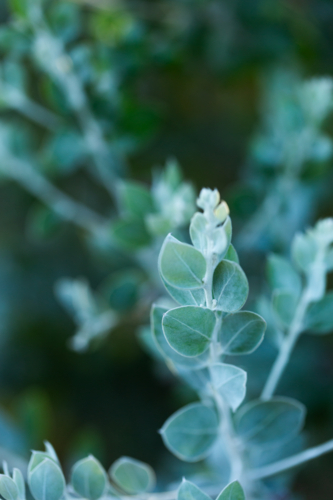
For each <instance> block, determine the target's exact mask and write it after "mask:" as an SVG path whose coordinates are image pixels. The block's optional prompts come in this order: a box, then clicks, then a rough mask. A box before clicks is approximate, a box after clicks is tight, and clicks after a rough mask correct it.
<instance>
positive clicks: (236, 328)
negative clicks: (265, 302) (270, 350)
mask: <svg viewBox="0 0 333 500" xmlns="http://www.w3.org/2000/svg"><path fill="white" fill-rule="evenodd" d="M265 330H266V322H265V321H264V320H263V318H262V317H261V316H259V314H255V313H253V312H248V311H241V312H237V313H234V314H228V316H226V317H225V318H224V319H223V321H222V327H221V333H220V341H221V345H222V349H223V353H224V354H230V355H235V354H249V353H251V352H253V351H254V350H255V349H257V347H258V346H259V345H260V343H261V342H262V340H263V338H264V333H265Z"/></svg>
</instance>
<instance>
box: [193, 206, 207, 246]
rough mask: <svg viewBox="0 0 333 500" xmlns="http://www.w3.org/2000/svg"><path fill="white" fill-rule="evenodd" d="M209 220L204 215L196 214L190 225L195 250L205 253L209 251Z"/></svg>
mask: <svg viewBox="0 0 333 500" xmlns="http://www.w3.org/2000/svg"><path fill="white" fill-rule="evenodd" d="M206 230H207V219H206V217H205V216H204V214H202V213H200V212H196V213H195V214H194V216H193V217H192V220H191V224H190V236H191V240H192V243H193V245H194V246H195V248H197V249H198V250H200V252H205V251H206V250H207V237H206Z"/></svg>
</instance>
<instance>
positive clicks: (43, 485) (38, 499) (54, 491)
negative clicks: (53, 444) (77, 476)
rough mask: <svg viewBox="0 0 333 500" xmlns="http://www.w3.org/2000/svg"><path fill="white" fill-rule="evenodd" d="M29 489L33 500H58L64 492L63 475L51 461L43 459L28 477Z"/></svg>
mask: <svg viewBox="0 0 333 500" xmlns="http://www.w3.org/2000/svg"><path fill="white" fill-rule="evenodd" d="M28 482H29V487H30V491H31V494H32V496H33V497H34V498H35V500H59V499H60V498H61V496H62V495H63V493H64V490H65V479H64V476H63V473H62V471H61V469H60V467H59V465H57V464H56V463H55V462H54V461H53V460H51V459H50V458H45V459H44V460H43V461H42V462H41V463H39V464H38V465H37V466H36V467H34V469H33V470H32V472H31V473H30V475H29V478H28Z"/></svg>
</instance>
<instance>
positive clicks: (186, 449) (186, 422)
mask: <svg viewBox="0 0 333 500" xmlns="http://www.w3.org/2000/svg"><path fill="white" fill-rule="evenodd" d="M160 432H161V435H162V438H163V441H164V444H165V446H166V447H167V448H168V449H169V450H170V451H171V452H172V453H173V454H174V455H176V457H178V458H180V459H181V460H185V461H187V462H197V461H198V460H201V459H203V458H205V457H206V456H207V455H208V454H209V451H210V449H211V447H212V446H213V444H214V442H215V439H216V438H217V436H218V419H217V415H216V413H215V411H214V410H213V409H212V408H209V407H208V406H205V405H203V404H201V403H193V404H190V405H187V406H185V407H184V408H182V409H181V410H178V411H177V412H176V413H174V414H173V415H172V416H171V417H170V418H168V420H167V421H166V422H165V424H164V425H163V427H162V429H161V431H160Z"/></svg>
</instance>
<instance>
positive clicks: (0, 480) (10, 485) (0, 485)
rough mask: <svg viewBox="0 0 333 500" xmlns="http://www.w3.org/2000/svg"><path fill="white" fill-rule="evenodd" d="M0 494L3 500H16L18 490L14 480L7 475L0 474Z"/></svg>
mask: <svg viewBox="0 0 333 500" xmlns="http://www.w3.org/2000/svg"><path fill="white" fill-rule="evenodd" d="M0 495H2V496H3V498H4V499H5V500H18V498H19V491H18V488H17V485H16V484H15V482H14V481H13V480H12V478H10V477H9V476H5V475H4V474H0Z"/></svg>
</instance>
